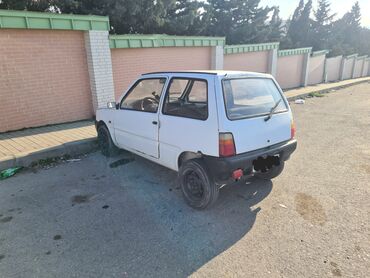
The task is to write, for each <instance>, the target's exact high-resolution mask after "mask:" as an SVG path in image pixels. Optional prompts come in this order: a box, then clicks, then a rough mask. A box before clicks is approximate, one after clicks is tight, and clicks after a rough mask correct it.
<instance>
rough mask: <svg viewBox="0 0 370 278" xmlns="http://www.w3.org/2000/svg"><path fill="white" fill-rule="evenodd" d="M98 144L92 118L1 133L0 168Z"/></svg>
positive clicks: (301, 92) (304, 91)
mask: <svg viewBox="0 0 370 278" xmlns="http://www.w3.org/2000/svg"><path fill="white" fill-rule="evenodd" d="M362 82H370V77H364V78H358V79H351V80H345V81H340V82H334V83H326V84H319V85H316V86H308V87H305V88H298V89H294V90H288V91H286V92H285V94H286V96H287V97H288V99H289V100H294V99H295V98H298V97H302V96H306V95H308V94H310V93H315V92H325V91H330V90H333V89H339V88H343V87H347V86H351V85H355V84H358V83H362ZM95 147H96V131H95V126H94V123H93V122H92V121H79V122H75V123H67V124H58V125H52V126H46V127H38V128H30V129H25V130H22V131H15V132H8V133H0V171H1V170H3V169H6V168H9V167H14V166H28V165H30V164H31V163H32V162H34V161H37V160H39V159H45V158H48V157H56V156H61V155H63V154H80V153H83V152H87V151H90V150H92V149H94V148H95Z"/></svg>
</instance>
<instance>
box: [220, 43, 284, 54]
mask: <svg viewBox="0 0 370 278" xmlns="http://www.w3.org/2000/svg"><path fill="white" fill-rule="evenodd" d="M279 45H280V43H279V42H270V43H257V44H235V45H226V46H225V49H224V53H225V54H236V53H247V52H257V51H267V50H272V49H278V48H279Z"/></svg>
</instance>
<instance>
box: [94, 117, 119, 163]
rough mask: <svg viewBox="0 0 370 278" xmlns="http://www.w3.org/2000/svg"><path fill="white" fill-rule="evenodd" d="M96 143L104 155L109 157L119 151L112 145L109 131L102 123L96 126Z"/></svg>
mask: <svg viewBox="0 0 370 278" xmlns="http://www.w3.org/2000/svg"><path fill="white" fill-rule="evenodd" d="M98 144H99V148H100V151H101V153H102V154H103V155H104V156H107V157H110V156H115V155H117V154H118V153H119V149H118V148H117V147H116V145H114V143H113V140H112V138H111V136H110V132H109V130H108V128H107V127H106V126H105V125H104V124H102V125H100V126H99V127H98Z"/></svg>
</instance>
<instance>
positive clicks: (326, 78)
mask: <svg viewBox="0 0 370 278" xmlns="http://www.w3.org/2000/svg"><path fill="white" fill-rule="evenodd" d="M322 80H323V81H322V82H323V83H328V59H327V58H326V57H325V61H324V75H323V78H322Z"/></svg>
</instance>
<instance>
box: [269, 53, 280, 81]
mask: <svg viewBox="0 0 370 278" xmlns="http://www.w3.org/2000/svg"><path fill="white" fill-rule="evenodd" d="M277 60H278V50H277V49H271V50H270V51H269V59H268V73H269V74H271V75H272V76H273V77H276V73H277Z"/></svg>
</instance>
